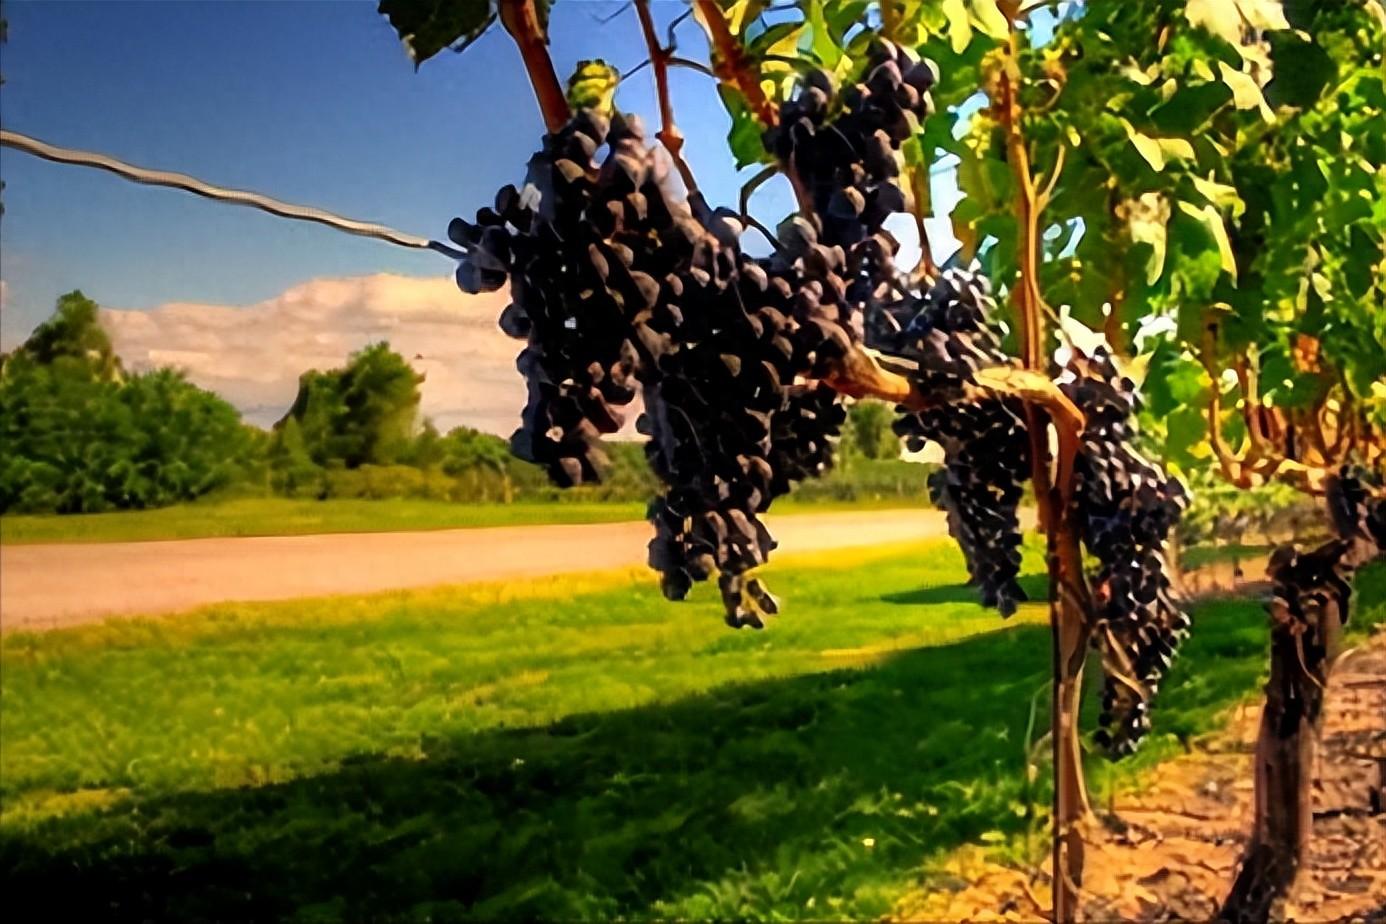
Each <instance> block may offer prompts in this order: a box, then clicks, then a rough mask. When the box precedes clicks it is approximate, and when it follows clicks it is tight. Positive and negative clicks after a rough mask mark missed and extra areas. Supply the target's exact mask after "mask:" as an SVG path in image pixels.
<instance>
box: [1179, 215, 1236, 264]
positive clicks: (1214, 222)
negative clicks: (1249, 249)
mask: <svg viewBox="0 0 1386 924" xmlns="http://www.w3.org/2000/svg"><path fill="white" fill-rule="evenodd" d="M1179 210H1180V211H1181V212H1183V213H1184V214H1185V215H1188V216H1189V217H1190V218H1193V219H1195V220H1196V221H1197V222H1198V223H1199V224H1201V225H1202V226H1203V227H1204V229H1205V230H1206V231H1207V232H1208V234H1210V235H1211V236H1212V238H1213V240H1214V241H1215V242H1216V243H1217V247H1218V258H1219V260H1220V261H1221V264H1222V270H1223V272H1225V273H1227V275H1229V276H1231V277H1232V278H1233V279H1236V278H1237V256H1236V254H1235V253H1233V251H1232V242H1231V241H1230V240H1229V239H1228V237H1227V227H1226V226H1225V225H1224V224H1223V223H1222V216H1221V215H1220V214H1218V210H1217V208H1215V207H1214V206H1211V205H1205V206H1203V207H1202V208H1199V207H1197V206H1195V205H1193V204H1191V203H1188V202H1185V201H1183V200H1182V199H1181V200H1180V202H1179Z"/></svg>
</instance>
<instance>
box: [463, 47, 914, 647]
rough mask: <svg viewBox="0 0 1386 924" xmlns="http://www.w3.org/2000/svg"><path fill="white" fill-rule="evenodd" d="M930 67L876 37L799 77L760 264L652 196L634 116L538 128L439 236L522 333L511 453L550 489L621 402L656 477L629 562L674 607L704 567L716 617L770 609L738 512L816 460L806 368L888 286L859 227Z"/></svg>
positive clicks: (838, 347)
mask: <svg viewBox="0 0 1386 924" xmlns="http://www.w3.org/2000/svg"><path fill="white" fill-rule="evenodd" d="M934 80H935V73H934V71H933V70H932V66H931V65H926V64H920V63H919V62H918V61H916V60H915V59H914V58H913V57H912V56H911V55H910V54H909V53H907V52H904V51H901V50H900V49H897V48H895V47H894V46H893V45H889V44H881V45H879V46H877V47H876V48H874V49H873V50H872V51H871V53H870V62H869V66H868V69H867V73H866V77H865V79H864V81H863V82H862V83H861V84H858V85H855V86H853V87H849V88H847V90H845V91H844V92H842V93H841V94H837V93H835V92H834V89H833V82H832V78H831V77H830V76H829V75H827V74H826V73H816V74H812V75H809V76H808V77H807V78H806V79H805V81H804V83H803V85H802V86H801V87H800V88H799V92H798V94H797V95H796V97H795V98H794V99H793V100H791V101H789V102H787V103H786V104H784V106H783V108H782V111H781V128H779V129H776V130H772V132H771V133H770V134H769V136H768V137H767V142H768V145H769V147H770V149H771V150H773V151H774V152H775V153H776V154H777V155H778V156H780V157H781V158H782V159H783V160H784V161H785V163H786V164H789V165H792V166H793V168H794V172H795V173H796V175H797V176H798V177H800V178H801V179H802V181H803V182H804V183H805V185H806V188H807V189H808V190H809V191H810V194H811V196H812V199H813V201H814V202H815V203H816V204H817V205H818V206H819V207H818V209H817V214H815V215H813V216H811V217H795V218H792V219H790V220H788V221H786V222H785V223H784V224H782V225H781V226H780V228H779V229H778V231H777V235H776V236H777V238H778V240H777V241H776V242H775V243H776V250H775V252H774V254H773V255H772V256H770V257H768V258H765V259H752V258H750V257H748V256H746V255H745V254H743V253H742V252H741V249H740V236H741V233H742V231H743V228H742V223H741V221H740V220H739V218H738V216H737V215H736V214H735V213H734V212H731V211H729V210H726V209H716V210H714V209H710V208H709V207H708V206H707V205H706V203H705V202H704V201H703V199H702V198H701V196H700V195H699V194H697V193H694V194H692V195H690V196H688V197H687V198H686V199H684V198H682V197H681V196H680V195H678V194H677V193H675V192H674V191H672V190H671V188H670V184H669V183H668V182H667V176H666V174H667V171H666V170H664V169H663V168H662V167H661V165H660V163H659V162H658V161H657V160H656V158H655V157H654V154H653V151H652V149H651V146H650V144H649V142H648V140H647V139H646V137H645V134H644V130H643V127H642V125H641V123H640V120H639V119H638V118H635V117H623V116H619V115H617V116H614V117H612V118H611V119H610V120H608V119H606V118H605V117H603V116H601V115H598V114H596V113H595V112H593V111H590V110H585V111H582V112H580V113H578V114H577V115H576V116H575V117H574V119H573V120H572V121H571V122H570V123H569V124H568V125H567V126H565V127H564V128H563V129H562V130H560V131H558V132H556V133H554V134H551V135H549V136H547V137H546V138H545V139H544V143H543V147H542V149H541V150H540V151H539V152H538V153H537V154H536V155H535V156H534V157H533V159H532V160H531V161H530V164H529V173H528V177H527V180H526V183H525V185H524V187H523V188H522V189H520V190H516V189H515V188H514V187H506V188H505V189H502V190H501V192H500V193H499V194H498V195H497V197H496V203H495V206H494V208H488V209H482V210H481V211H480V212H478V213H477V216H476V220H475V221H474V222H465V221H462V220H460V219H458V220H455V221H454V222H453V224H452V226H451V227H450V229H449V236H450V237H451V238H452V240H454V241H455V242H456V243H458V244H459V245H461V246H462V247H463V249H464V251H465V253H466V258H465V259H464V260H463V261H462V263H461V265H460V266H459V268H458V274H457V280H458V284H459V285H460V286H461V287H462V289H463V290H464V291H468V292H478V291H493V290H495V289H498V288H500V287H501V286H503V285H505V284H506V283H507V282H508V283H509V285H510V295H511V298H512V300H513V304H512V305H510V306H509V307H508V308H506V309H505V311H504V312H503V313H502V315H501V327H502V328H503V329H504V330H505V331H506V333H508V334H510V335H512V336H515V337H518V338H522V339H525V340H526V341H527V345H526V347H525V349H524V350H523V351H522V352H521V354H520V357H519V359H518V361H517V365H518V367H519V369H520V372H521V373H522V374H523V375H524V377H525V379H526V382H527V383H528V389H529V401H528V404H527V405H526V408H525V410H524V413H523V416H522V426H521V427H520V429H519V430H518V431H517V432H516V434H515V435H514V437H512V441H511V442H512V448H513V450H514V452H515V453H516V454H517V455H518V456H520V457H521V458H524V459H528V460H531V461H534V462H537V463H540V464H542V465H544V466H545V467H546V468H547V470H548V472H549V474H550V477H551V478H552V479H553V480H554V481H555V482H556V483H558V484H560V485H571V484H578V483H581V482H584V481H590V480H598V479H600V477H601V475H602V471H603V468H604V465H605V457H604V455H603V453H602V451H601V441H600V438H601V436H603V435H604V434H609V433H613V432H615V431H616V430H618V429H619V428H620V427H621V426H622V424H623V422H624V417H623V414H622V412H621V410H620V409H621V408H622V407H624V406H625V405H627V404H629V403H630V402H631V401H632V400H633V399H634V397H635V396H636V394H640V395H641V396H642V398H643V401H644V405H645V410H644V413H643V414H641V415H640V417H639V419H638V420H637V421H636V428H637V430H639V431H640V432H641V433H643V434H645V435H646V436H648V437H649V442H648V443H647V444H646V454H647V457H648V459H649V461H650V464H651V467H652V469H653V470H654V472H655V473H656V474H657V475H658V477H659V478H660V479H661V481H662V482H663V484H664V485H665V490H664V492H663V493H662V494H661V496H660V497H658V498H656V499H655V500H654V501H653V502H652V503H651V505H650V508H649V519H650V521H651V522H652V523H653V524H654V526H655V537H654V539H653V540H652V541H651V543H650V548H649V562H650V564H651V566H652V567H654V568H655V569H656V570H657V571H659V572H660V574H661V587H662V589H663V591H664V593H665V594H666V595H667V596H669V597H671V598H674V599H679V598H682V597H683V596H684V595H685V594H687V592H688V591H689V589H690V588H691V586H692V584H693V583H694V582H696V581H701V580H706V579H708V578H710V577H711V576H712V575H713V574H714V573H719V574H720V577H719V586H720V588H721V591H722V597H723V602H724V603H725V607H726V614H727V621H728V623H730V624H731V625H733V626H738V627H739V626H755V627H759V626H761V625H763V624H764V618H763V617H765V616H767V615H771V614H773V613H774V612H775V611H776V610H777V608H778V607H777V604H776V603H775V601H774V598H773V597H772V596H771V595H770V594H769V592H768V591H767V590H766V589H765V588H764V586H763V585H762V584H760V582H758V581H756V580H754V579H750V578H749V577H748V572H750V571H751V570H752V569H753V568H755V567H756V566H758V565H760V564H762V563H764V562H765V560H766V558H767V556H768V555H769V554H770V552H771V551H772V550H773V549H774V547H775V542H774V539H773V538H772V537H771V535H770V533H769V531H768V530H767V529H766V528H765V526H764V524H763V523H762V522H761V521H760V519H759V516H760V514H762V513H764V512H765V510H766V509H767V508H768V507H769V505H770V502H771V501H772V500H773V499H774V498H775V497H777V496H780V495H782V494H784V493H785V492H787V491H788V490H790V488H791V486H792V485H793V484H794V483H795V482H797V481H799V480H802V479H804V478H810V477H815V476H817V475H820V474H822V473H823V472H824V471H826V470H827V469H828V468H829V467H830V466H831V464H832V457H833V449H834V445H835V443H836V440H837V437H838V434H839V432H840V428H841V426H842V423H843V421H844V420H845V417H846V414H845V411H844V409H843V407H842V404H841V398H840V397H839V395H838V394H837V393H836V392H835V391H834V390H833V389H831V388H829V387H827V386H826V385H824V384H822V383H821V381H819V380H820V379H822V378H823V377H824V376H825V375H826V374H827V373H829V372H830V371H831V370H833V369H834V368H835V367H836V366H837V364H838V362H839V360H841V359H842V357H843V356H844V355H845V354H846V352H847V351H848V350H851V349H853V348H854V347H855V345H856V344H857V342H858V341H859V339H860V336H861V333H862V329H863V321H862V317H863V313H864V310H865V309H866V308H868V307H869V306H874V305H879V304H880V302H881V301H882V299H883V298H884V297H885V295H886V293H887V291H888V288H889V283H890V282H891V281H892V280H893V278H894V263H893V260H894V256H895V252H896V250H897V249H898V244H897V243H896V242H895V240H894V239H893V238H891V236H890V235H889V234H888V233H886V232H885V231H884V230H883V229H882V227H881V225H882V223H883V222H884V220H885V218H886V217H887V216H888V215H889V214H890V213H892V212H894V211H897V210H899V209H901V208H903V207H904V205H905V196H904V192H903V190H902V189H901V188H900V186H899V185H898V183H897V182H896V179H897V177H898V175H899V153H898V147H899V144H900V142H901V141H902V140H903V139H905V138H907V137H909V136H910V135H911V134H912V133H913V132H914V131H916V130H917V128H918V119H920V118H922V117H923V116H924V115H925V114H926V113H927V112H928V110H929V108H930V107H931V105H932V103H931V101H930V100H929V98H928V90H929V88H930V87H931V86H932V85H933V82H934ZM603 145H606V147H607V152H608V153H607V154H606V156H605V158H604V159H603V160H602V161H601V162H600V163H598V162H597V160H596V155H597V152H598V151H599V149H600V148H601V147H602V146H603Z"/></svg>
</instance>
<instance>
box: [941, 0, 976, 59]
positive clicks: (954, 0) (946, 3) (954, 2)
mask: <svg viewBox="0 0 1386 924" xmlns="http://www.w3.org/2000/svg"><path fill="white" fill-rule="evenodd" d="M943 15H944V16H945V17H946V18H947V20H948V42H949V44H950V45H952V47H953V54H957V55H960V54H962V53H963V52H964V51H966V50H967V46H968V44H969V43H970V42H971V41H972V17H970V16H968V14H967V3H966V2H965V0H943Z"/></svg>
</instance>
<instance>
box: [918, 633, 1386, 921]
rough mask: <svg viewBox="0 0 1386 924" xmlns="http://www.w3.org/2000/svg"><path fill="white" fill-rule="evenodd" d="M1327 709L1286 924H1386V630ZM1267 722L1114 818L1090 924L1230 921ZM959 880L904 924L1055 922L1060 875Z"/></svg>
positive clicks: (1186, 765)
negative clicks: (1306, 850)
mask: <svg viewBox="0 0 1386 924" xmlns="http://www.w3.org/2000/svg"><path fill="white" fill-rule="evenodd" d="M1324 709H1325V711H1324V727H1323V739H1322V742H1321V744H1320V747H1319V752H1318V753H1319V760H1318V764H1319V766H1318V768H1317V773H1316V778H1315V783H1314V838H1313V842H1312V846H1311V848H1310V856H1309V860H1308V863H1307V865H1306V866H1305V867H1304V868H1303V869H1301V871H1300V874H1299V877H1298V878H1297V880H1296V882H1295V887H1294V889H1293V891H1292V892H1291V894H1290V895H1289V896H1288V897H1287V899H1286V900H1285V901H1283V902H1282V903H1281V906H1280V907H1278V908H1277V909H1275V911H1274V918H1275V919H1276V920H1284V921H1298V922H1309V921H1315V922H1319V921H1324V922H1326V921H1363V922H1386V810H1384V806H1383V802H1386V631H1378V632H1376V633H1375V634H1374V635H1373V636H1372V637H1371V638H1370V639H1369V640H1368V641H1366V642H1364V643H1363V644H1362V645H1360V646H1359V647H1357V648H1355V649H1353V650H1351V651H1348V652H1347V653H1345V654H1344V655H1343V657H1342V658H1341V659H1340V661H1339V662H1338V664H1337V665H1336V667H1335V669H1334V671H1333V675H1332V679H1331V681H1330V685H1329V689H1328V692H1327V697H1326V701H1325V707H1324ZM1258 721H1259V706H1256V707H1241V708H1239V709H1238V710H1237V711H1236V712H1235V713H1234V714H1233V715H1232V716H1231V717H1230V721H1229V722H1228V725H1227V727H1226V729H1225V730H1224V732H1223V733H1222V734H1221V735H1220V736H1218V737H1217V738H1216V739H1215V740H1214V741H1213V742H1211V743H1210V745H1209V746H1208V747H1207V748H1206V749H1205V750H1202V751H1200V752H1197V753H1192V754H1188V755H1185V756H1182V757H1178V758H1175V759H1174V760H1171V761H1168V762H1166V763H1163V764H1161V765H1160V766H1159V767H1157V768H1155V769H1154V770H1153V771H1152V772H1151V773H1150V775H1149V777H1148V778H1147V783H1146V786H1145V787H1144V788H1143V789H1141V790H1140V791H1132V792H1127V793H1122V794H1119V795H1117V796H1116V798H1115V799H1114V800H1113V803H1112V804H1111V805H1110V806H1102V807H1100V809H1099V810H1098V812H1097V814H1098V817H1099V821H1098V822H1097V823H1095V824H1094V825H1093V827H1092V828H1091V829H1090V830H1089V832H1088V836H1087V861H1086V868H1085V872H1084V879H1083V883H1082V897H1083V910H1084V916H1085V920H1088V921H1133V922H1135V921H1141V922H1146V921H1150V922H1155V921H1160V922H1163V921H1208V920H1214V919H1216V916H1217V912H1218V909H1219V907H1220V905H1221V903H1222V900H1223V899H1224V898H1225V897H1226V893H1227V891H1228V889H1229V888H1230V886H1231V884H1232V881H1233V879H1234V878H1235V876H1236V873H1237V870H1238V866H1239V862H1240V858H1241V853H1242V850H1243V848H1244V847H1245V844H1246V840H1247V833H1248V832H1249V830H1250V827H1251V799H1252V782H1251V766H1250V765H1251V751H1252V745H1253V743H1254V741H1255V738H1256V732H1257V723H1258ZM948 872H949V873H952V874H953V877H951V881H952V882H953V883H955V884H956V885H957V886H958V888H957V890H956V891H948V890H946V889H945V890H943V891H934V892H931V893H928V894H923V893H921V894H919V895H916V896H912V897H911V898H910V899H908V900H907V901H906V902H904V903H902V904H901V906H900V907H899V909H898V911H897V914H896V915H895V916H894V918H895V919H897V920H902V921H1044V920H1048V916H1047V912H1048V910H1049V907H1050V905H1049V876H1048V872H1047V867H1041V868H1039V869H1030V870H1026V869H1020V868H1016V867H1012V866H1006V865H1001V864H996V863H988V862H986V861H985V859H984V858H983V855H982V853H981V852H980V851H979V850H978V851H972V852H970V853H967V854H964V855H960V856H959V857H956V858H955V859H954V861H953V863H952V864H951V866H950V869H949V870H948Z"/></svg>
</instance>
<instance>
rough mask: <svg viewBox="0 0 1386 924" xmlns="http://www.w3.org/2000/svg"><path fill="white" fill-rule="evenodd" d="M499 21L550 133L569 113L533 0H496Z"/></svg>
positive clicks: (561, 125) (567, 118) (566, 100)
mask: <svg viewBox="0 0 1386 924" xmlns="http://www.w3.org/2000/svg"><path fill="white" fill-rule="evenodd" d="M497 5H498V6H499V8H500V18H501V24H502V25H503V26H505V31H506V32H509V33H510V37H511V38H512V39H514V40H515V46H516V47H517V48H518V49H519V50H520V57H521V58H522V59H523V60H524V62H525V72H526V73H528V74H529V82H530V85H531V86H533V88H534V97H535V99H536V100H538V101H539V111H540V112H541V113H543V116H544V126H545V128H547V129H548V131H549V133H550V134H553V133H555V132H557V131H559V130H560V129H561V128H563V126H564V125H567V124H568V120H569V119H570V118H571V117H572V113H571V111H570V110H569V108H568V98H567V97H566V96H564V94H563V87H562V85H561V84H559V82H558V74H557V73H556V72H555V71H554V69H553V59H552V58H550V57H549V46H548V39H547V38H546V37H545V35H544V30H543V28H542V27H541V26H540V25H539V13H538V11H537V10H536V9H535V8H534V0H500V2H499V3H498V4H497Z"/></svg>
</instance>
